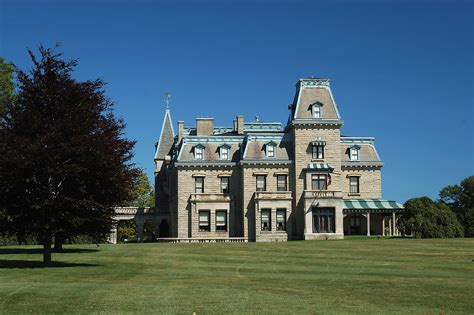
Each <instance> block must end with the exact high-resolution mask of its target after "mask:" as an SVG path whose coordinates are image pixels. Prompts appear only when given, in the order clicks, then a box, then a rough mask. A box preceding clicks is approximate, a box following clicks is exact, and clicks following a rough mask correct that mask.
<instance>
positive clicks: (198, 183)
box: [194, 177, 204, 194]
mask: <svg viewBox="0 0 474 315" xmlns="http://www.w3.org/2000/svg"><path fill="white" fill-rule="evenodd" d="M194 188H195V189H194V192H195V193H197V194H202V193H204V177H194Z"/></svg>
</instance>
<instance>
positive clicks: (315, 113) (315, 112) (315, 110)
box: [311, 103, 323, 118]
mask: <svg viewBox="0 0 474 315" xmlns="http://www.w3.org/2000/svg"><path fill="white" fill-rule="evenodd" d="M311 116H312V117H313V118H323V106H322V104H319V103H316V104H313V106H311Z"/></svg>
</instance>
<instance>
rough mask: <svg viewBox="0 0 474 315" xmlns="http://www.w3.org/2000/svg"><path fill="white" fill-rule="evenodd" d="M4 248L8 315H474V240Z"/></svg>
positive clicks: (0, 276)
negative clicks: (49, 258)
mask: <svg viewBox="0 0 474 315" xmlns="http://www.w3.org/2000/svg"><path fill="white" fill-rule="evenodd" d="M40 260H41V253H40V252H39V251H38V247H34V246H20V247H0V313H5V314H10V313H27V312H33V313H71V312H73V313H89V312H105V313H117V312H119V313H127V312H134V313H137V312H138V313H151V312H153V313H160V314H162V313H183V314H192V313H193V312H196V313H197V314H202V313H220V314H226V313H239V314H240V313H279V314H281V313H292V314H293V313H304V314H308V313H398V314H407V313H409V314H413V313H418V314H440V313H466V314H472V313H474V298H473V293H474V261H473V260H474V240H473V239H445V240H413V239H380V240H377V239H376V238H370V239H369V238H355V237H352V238H348V239H346V240H342V241H299V242H288V243H266V244H262V243H248V244H155V243H147V244H122V245H101V246H100V247H96V245H77V246H66V250H65V252H64V253H61V254H53V260H54V261H55V262H56V263H55V265H54V266H53V267H51V268H42V267H41V264H38V263H37V262H38V261H40Z"/></svg>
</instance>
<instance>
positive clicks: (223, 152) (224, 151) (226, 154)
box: [220, 147, 229, 160]
mask: <svg viewBox="0 0 474 315" xmlns="http://www.w3.org/2000/svg"><path fill="white" fill-rule="evenodd" d="M220 153H221V160H228V159H229V148H227V147H221V150H220Z"/></svg>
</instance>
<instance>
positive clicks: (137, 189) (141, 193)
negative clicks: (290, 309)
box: [130, 171, 155, 207]
mask: <svg viewBox="0 0 474 315" xmlns="http://www.w3.org/2000/svg"><path fill="white" fill-rule="evenodd" d="M131 194H132V201H131V203H130V205H131V206H135V207H153V206H154V204H155V197H154V190H153V187H152V186H151V185H150V181H149V180H148V176H147V175H146V173H145V172H143V171H141V172H140V175H139V176H138V180H137V183H136V185H135V186H134V187H133V189H132V193H131Z"/></svg>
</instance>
